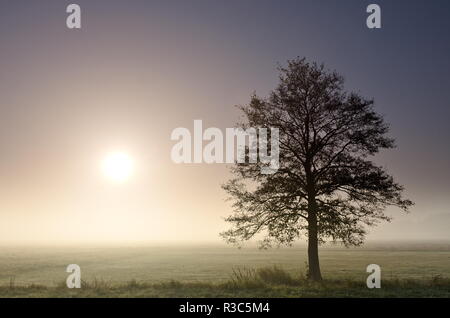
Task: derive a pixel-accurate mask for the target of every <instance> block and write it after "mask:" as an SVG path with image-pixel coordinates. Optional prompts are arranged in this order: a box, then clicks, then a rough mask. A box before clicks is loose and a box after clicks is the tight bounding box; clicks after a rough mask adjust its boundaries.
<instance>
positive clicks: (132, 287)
mask: <svg viewBox="0 0 450 318" xmlns="http://www.w3.org/2000/svg"><path fill="white" fill-rule="evenodd" d="M320 257H321V266H322V272H323V276H324V282H323V283H320V284H317V283H316V284H313V283H310V282H308V281H307V280H306V279H305V278H304V277H305V269H306V249H305V247H302V246H296V247H292V248H281V249H270V250H258V249H256V248H253V247H247V248H243V249H236V248H232V247H226V246H213V245H209V246H187V245H186V246H178V247H177V246H174V245H168V246H153V247H143V246H140V247H101V248H100V247H99V248H93V247H90V248H88V247H67V248H61V247H58V248H50V247H34V248H32V247H15V248H13V247H1V248H0V297H233V296H234V297H358V296H361V297H450V244H448V243H429V244H399V243H383V244H367V245H366V246H365V247H363V248H352V249H345V248H340V247H324V248H322V249H321V251H320ZM372 263H374V264H378V265H380V266H381V269H382V288H381V289H378V290H373V289H368V288H367V287H366V283H365V281H366V278H367V275H368V274H367V273H366V266H367V265H368V264H372ZM68 264H78V265H79V266H80V267H81V276H82V281H83V283H82V288H81V289H78V290H69V289H67V287H65V280H66V278H67V276H68V275H69V274H68V273H66V271H65V270H66V267H67V265H68Z"/></svg>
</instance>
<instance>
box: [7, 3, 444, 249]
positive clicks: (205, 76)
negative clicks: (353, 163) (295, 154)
mask: <svg viewBox="0 0 450 318" xmlns="http://www.w3.org/2000/svg"><path fill="white" fill-rule="evenodd" d="M73 2H75V3H77V4H79V5H80V6H81V9H82V29H81V30H69V29H68V28H67V27H66V17H67V14H66V13H65V9H66V6H67V5H68V4H69V3H73ZM369 3H378V4H379V5H380V6H381V8H382V29H380V30H369V29H368V28H367V27H366V24H365V20H366V17H367V13H366V12H365V11H366V6H367V5H368V4H369ZM449 10H450V2H449V1H446V0H442V1H439V0H433V1H425V0H424V1H380V0H373V1H361V0H353V1H352V0H346V1H317V0H310V1H300V0H295V1H287V0H282V1H275V0H271V1H267V0H266V1H261V0H245V1H244V0H241V1H237V0H231V1H230V0H227V1H225V0H223V1H218V0H217V1H215V0H208V1H206V0H205V1H198V0H190V1H182V0H180V1H167V0H164V1H147V0H146V1H144V0H142V1H136V0H133V1H111V0H108V1H100V0H90V1H81V0H73V1H61V0H53V1H24V0H15V1H7V0H1V1H0V154H1V155H0V242H1V243H8V242H11V243H14V242H53V243H60V242H82V241H83V242H88V241H99V242H129V241H166V240H170V241H219V240H220V239H219V237H218V233H219V232H220V231H223V230H224V229H226V228H227V224H225V222H224V221H223V218H224V217H225V216H227V215H228V214H229V213H231V208H230V204H229V203H228V202H225V201H224V199H225V198H226V194H225V193H224V191H223V190H222V189H221V188H220V184H222V183H224V182H225V181H226V180H227V178H228V177H229V174H228V170H227V169H226V167H225V166H223V165H206V164H200V165H176V164H174V163H172V161H171V159H170V150H171V148H172V146H173V145H174V143H175V142H172V141H171V140H170V134H171V132H172V130H173V129H174V128H176V127H180V126H181V127H187V128H189V129H192V127H193V120H194V119H203V123H204V125H205V126H207V127H209V126H214V127H220V128H225V127H233V125H234V124H235V122H236V121H237V120H238V116H239V113H238V112H237V111H236V109H235V108H234V107H233V106H234V105H236V104H243V103H246V102H248V101H249V97H250V95H251V94H252V92H253V91H256V93H257V94H258V95H261V96H265V95H267V94H268V93H269V91H270V90H271V89H272V88H274V87H275V85H276V84H277V71H276V64H277V63H278V62H279V63H284V62H285V61H286V60H287V59H291V58H294V57H296V56H302V57H303V56H305V57H307V58H308V59H310V60H312V61H318V62H324V63H325V64H326V65H327V66H328V67H329V68H332V69H336V70H337V71H338V72H340V73H341V74H343V75H344V76H345V78H346V84H347V88H348V89H350V90H357V91H359V92H360V93H361V94H363V95H365V96H367V97H369V98H372V97H373V98H374V99H375V102H376V106H377V109H378V110H379V112H381V113H383V114H384V115H385V117H386V120H387V121H388V122H389V123H390V124H391V127H392V130H391V135H392V136H393V137H395V138H396V140H397V145H398V148H397V149H395V150H390V151H387V152H383V153H382V154H381V155H380V156H378V157H377V162H379V163H380V164H382V165H384V166H386V167H387V169H388V170H389V171H390V172H391V173H392V174H393V175H394V176H395V178H396V179H397V181H398V182H400V183H402V184H404V185H405V186H406V188H407V196H408V197H409V198H411V199H412V200H414V201H415V202H416V206H415V207H414V208H413V209H412V212H411V214H409V215H407V216H402V215H401V212H399V211H397V210H395V209H393V210H389V214H391V215H393V216H394V217H395V219H394V221H393V222H392V223H390V224H382V225H380V226H379V227H378V228H374V229H372V230H371V234H370V235H369V239H405V240H421V239H450V234H449V231H448V229H449V225H450V211H449V206H450V195H449V194H450V170H449V166H450V146H449V139H450V126H449V125H448V120H449V118H450V108H449V107H450V105H449V100H450V79H449V71H450V61H449V56H450V41H449V40H448V39H449V38H450V19H448V16H449ZM114 150H120V151H124V152H127V153H129V154H130V156H132V158H134V160H135V173H134V175H133V176H132V177H131V178H130V179H129V180H128V181H127V182H124V183H121V184H116V183H113V182H111V181H110V180H108V179H107V178H105V177H104V176H103V175H102V173H101V169H100V162H101V160H102V159H103V157H104V156H105V154H107V153H108V152H110V151H114Z"/></svg>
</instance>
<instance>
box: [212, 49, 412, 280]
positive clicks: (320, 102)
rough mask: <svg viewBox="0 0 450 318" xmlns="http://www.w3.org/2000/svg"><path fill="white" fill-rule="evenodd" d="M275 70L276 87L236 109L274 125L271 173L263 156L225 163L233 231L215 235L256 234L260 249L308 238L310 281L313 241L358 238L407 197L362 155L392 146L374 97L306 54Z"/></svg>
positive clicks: (253, 121)
mask: <svg viewBox="0 0 450 318" xmlns="http://www.w3.org/2000/svg"><path fill="white" fill-rule="evenodd" d="M279 71H280V82H279V85H278V87H277V88H276V89H275V90H274V91H272V92H271V94H270V96H269V97H268V98H266V99H263V98H260V97H258V96H256V95H253V96H252V98H251V101H250V103H249V104H248V105H245V106H240V107H239V108H240V109H241V110H242V111H243V114H244V122H243V123H241V124H240V126H241V127H242V128H244V129H246V128H249V127H254V128H261V127H273V128H278V129H279V132H280V168H279V170H278V171H277V172H276V173H274V174H261V172H260V168H261V165H262V164H261V163H257V164H249V163H244V164H236V165H234V166H233V167H232V168H231V169H232V172H233V175H234V178H233V179H231V180H229V181H228V182H227V183H226V184H225V185H223V188H224V189H225V190H226V191H227V192H228V194H229V195H230V198H231V199H232V200H233V201H234V203H233V207H234V213H233V214H232V215H231V216H229V217H228V218H227V219H226V220H227V221H228V222H230V223H231V224H232V228H231V229H230V230H228V231H226V232H224V233H221V235H222V236H223V237H224V238H225V239H226V240H227V241H228V242H229V243H239V242H241V241H245V240H249V239H250V238H252V237H254V236H255V235H256V234H258V233H263V234H264V235H265V238H264V239H263V240H262V242H261V243H262V246H263V247H268V246H270V245H271V244H272V243H278V244H288V245H289V244H290V243H292V242H293V241H294V240H296V239H298V238H300V237H301V236H302V235H306V236H307V240H308V266H309V268H308V269H309V272H308V277H309V278H310V279H312V280H316V281H317V280H321V279H322V275H321V272H320V266H319V254H318V246H319V244H320V243H323V242H325V241H326V240H332V241H335V242H342V243H343V244H345V246H351V245H360V244H362V243H363V240H364V237H365V234H366V226H372V225H374V224H376V223H377V222H379V221H381V220H386V221H390V217H388V216H387V215H385V213H384V210H385V208H386V207H387V206H390V205H392V206H397V207H399V208H401V209H403V210H404V211H408V208H409V207H410V206H411V205H412V204H413V203H412V202H411V201H410V200H406V199H403V198H402V192H403V187H402V186H401V185H399V184H397V183H396V182H395V181H394V179H393V178H392V177H391V176H390V175H389V174H388V173H387V172H386V171H384V170H383V168H381V167H378V166H376V165H375V164H374V163H373V162H371V161H370V160H369V157H370V156H373V155H374V154H376V153H377V152H379V151H380V150H381V149H383V148H393V147H394V140H393V139H391V138H389V137H388V136H387V133H388V130H389V129H388V126H387V124H386V123H385V122H384V121H383V118H382V116H380V115H378V114H377V113H376V112H375V111H374V107H373V105H374V103H373V101H372V100H368V99H365V98H363V97H361V96H360V95H358V94H356V93H348V92H346V91H345V90H344V88H343V84H344V80H343V78H342V77H341V76H340V75H339V74H337V73H336V72H331V71H328V70H327V69H326V68H325V67H324V66H323V65H318V64H316V63H310V62H308V61H306V60H305V59H304V58H303V59H301V58H296V59H294V60H290V61H288V64H287V67H286V68H283V67H280V68H279Z"/></svg>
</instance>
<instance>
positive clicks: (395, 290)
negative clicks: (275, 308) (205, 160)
mask: <svg viewBox="0 0 450 318" xmlns="http://www.w3.org/2000/svg"><path fill="white" fill-rule="evenodd" d="M381 287H382V288H380V289H368V288H367V287H366V284H365V281H356V280H342V279H337V280H324V281H323V282H321V283H314V282H310V281H308V280H307V279H306V278H305V277H303V276H300V277H293V276H291V274H289V273H288V272H286V271H284V270H282V269H280V268H277V267H269V268H260V269H257V270H253V269H245V268H244V269H235V270H233V273H232V275H231V276H230V279H229V280H228V281H226V282H222V283H210V282H205V283H202V282H179V281H168V282H162V283H139V282H137V281H135V280H133V281H130V282H128V283H119V284H114V283H112V282H108V281H104V280H99V279H94V280H93V281H90V282H83V284H82V288H81V289H68V288H67V287H66V285H65V282H62V283H60V284H58V285H57V286H53V287H52V286H44V285H36V284H31V285H24V286H16V285H15V284H14V283H13V282H11V283H10V284H9V285H6V286H0V297H43V298H44V297H45V298H47V297H50V298H61V297H63V298H67V297H83V298H86V297H88V298H90V297H148V298H151V297H155V298H157V297H167V298H184V297H227V298H228V297H255V298H278V297H444V298H448V297H450V279H448V278H443V277H440V276H435V277H433V278H431V279H428V280H426V279H424V280H404V279H403V280H400V279H388V280H382V286H381Z"/></svg>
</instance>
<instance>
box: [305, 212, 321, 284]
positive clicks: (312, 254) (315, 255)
mask: <svg viewBox="0 0 450 318" xmlns="http://www.w3.org/2000/svg"><path fill="white" fill-rule="evenodd" d="M309 219H310V220H309V221H308V222H309V226H308V228H309V229H308V270H309V273H308V278H309V279H310V280H313V281H321V280H322V274H321V273H320V264H319V244H318V240H317V218H316V216H315V215H314V217H310V218H309ZM311 219H312V220H311Z"/></svg>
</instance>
